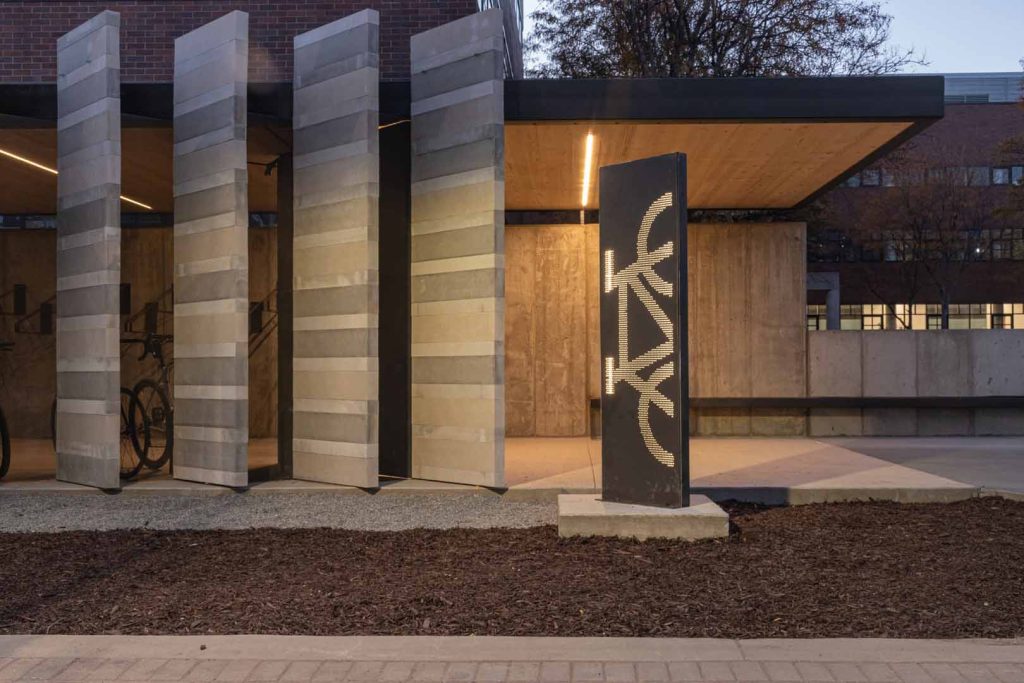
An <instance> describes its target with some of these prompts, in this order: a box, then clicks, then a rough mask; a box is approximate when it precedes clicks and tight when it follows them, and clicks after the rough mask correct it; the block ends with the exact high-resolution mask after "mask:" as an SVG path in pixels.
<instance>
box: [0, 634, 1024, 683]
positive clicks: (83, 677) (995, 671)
mask: <svg viewBox="0 0 1024 683" xmlns="http://www.w3.org/2000/svg"><path fill="white" fill-rule="evenodd" d="M0 681H422V682H428V681H438V682H440V681H488V682H489V681H510V682H511V681H522V682H527V681H551V682H558V681H624V682H633V681H636V682H642V681H710V682H715V683H725V682H732V681H792V682H803V681H813V682H822V683H826V682H827V683H837V682H838V683H842V682H846V681H849V682H851V683H853V682H857V683H862V682H866V683H874V682H877V683H930V682H932V681H934V682H936V683H979V682H988V681H991V682H992V683H1024V640H1009V641H985V640H957V641H934V640H931V641H924V640H888V639H859V640H849V639H838V640H748V641H736V640H711V639H695V640H687V639H654V638H629V639H627V638H603V639H602V638H574V639H568V638H472V637H470V638H432V637H419V638H399V637H395V638H390V637H383V638H374V637H338V638H327V637H295V636H211V637H201V636H182V637H174V636H150V637H146V636H2V637H0Z"/></svg>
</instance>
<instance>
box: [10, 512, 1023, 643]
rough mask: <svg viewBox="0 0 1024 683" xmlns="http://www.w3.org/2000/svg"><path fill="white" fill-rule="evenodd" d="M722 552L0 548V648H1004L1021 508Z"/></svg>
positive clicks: (376, 546)
mask: <svg viewBox="0 0 1024 683" xmlns="http://www.w3.org/2000/svg"><path fill="white" fill-rule="evenodd" d="M731 512H732V514H733V515H734V517H733V519H734V532H733V534H732V535H731V537H730V538H729V539H728V540H723V541H719V542H705V543H697V544H687V543H675V542H663V541H648V542H646V543H638V542H630V541H621V540H608V539H578V540H560V539H559V538H558V537H557V533H556V531H555V529H554V527H540V528H534V529H520V530H506V529H496V530H449V531H431V530H417V531H406V532H389V533H380V532H372V533H371V532H353V531H340V530H326V529H323V530H252V531H215V532H161V531H114V532H69V533H59V534H0V633H73V634H95V633H131V634H147V633H163V634H188V633H191V634H196V633H203V634H206V633H222V634H228V633H279V634H283V633H287V634H321V635H324V634H331V635H353V634H364V635H368V634H390V635H399V634H401V635H469V634H477V635H546V636H715V637H735V638H757V637H826V636H830V637H831V636H889V637H927V638H937V637H941V638H950V637H953V638H956V637H1019V636H1022V635H1024V503H1015V502H1010V501H1005V500H1002V499H997V498H984V499H974V500H970V501H965V502H962V503H954V504H946V505H898V504H888V503H866V504H841V505H813V506H805V507H795V508H771V509H764V508H756V507H751V506H732V507H731Z"/></svg>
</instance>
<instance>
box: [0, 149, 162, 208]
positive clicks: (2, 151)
mask: <svg viewBox="0 0 1024 683" xmlns="http://www.w3.org/2000/svg"><path fill="white" fill-rule="evenodd" d="M0 154H3V155H4V156H5V157H9V158H11V159H14V160H15V161H20V162H21V163H23V164H28V165H29V166H32V167H33V168H38V169H39V170H41V171H46V172H47V173H52V174H53V175H58V172H57V169H55V168H50V167H49V166H44V165H43V164H40V163H37V162H35V161H32V160H31V159H26V158H25V157H23V156H18V155H17V154H14V153H13V152H8V151H7V150H6V149H2V148H0ZM121 199H122V200H123V201H126V202H128V203H129V204H134V205H135V206H141V207H142V208H143V209H148V210H152V209H153V207H152V206H150V205H149V204H143V203H142V202H140V201H138V200H135V199H132V198H130V197H125V196H124V195H121Z"/></svg>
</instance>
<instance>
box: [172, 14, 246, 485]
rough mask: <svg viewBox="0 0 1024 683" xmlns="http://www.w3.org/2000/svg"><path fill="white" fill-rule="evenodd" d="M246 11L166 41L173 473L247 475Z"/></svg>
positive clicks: (203, 477) (224, 477)
mask: <svg viewBox="0 0 1024 683" xmlns="http://www.w3.org/2000/svg"><path fill="white" fill-rule="evenodd" d="M248 21H249V19H248V15H247V14H246V13H244V12H231V13H230V14H227V15H225V16H223V17H221V18H219V19H217V20H215V21H212V22H210V23H208V24H206V25H204V26H201V27H199V28H198V29H196V30H194V31H192V32H191V33H188V34H186V35H184V36H182V37H180V38H178V39H177V40H176V41H175V43H174V334H175V339H174V356H175V370H174V381H175V384H174V410H175V415H174V418H175V419H174V437H175V444H174V476H175V477H176V478H178V479H189V480H193V481H201V482H206V483H210V484H222V485H225V486H232V487H244V486H246V485H247V484H248V439H249V405H248V404H249V362H248V361H249V344H248V313H247V311H248V300H249V254H248V201H247V196H246V195H247V190H248V187H247V170H246V83H247V68H248V42H249V41H248V33H249V29H248Z"/></svg>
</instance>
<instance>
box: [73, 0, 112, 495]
mask: <svg viewBox="0 0 1024 683" xmlns="http://www.w3.org/2000/svg"><path fill="white" fill-rule="evenodd" d="M120 26H121V19H120V16H119V15H118V14H117V13H116V12H103V13H101V14H99V15H97V16H96V17H94V18H92V19H90V20H89V21H87V22H85V23H84V24H82V25H81V26H79V27H77V28H75V29H74V30H72V31H70V32H69V33H67V34H65V35H64V36H62V37H61V38H60V39H59V40H58V41H57V169H58V171H59V176H58V178H57V478H58V479H61V480H63V481H71V482H75V483H78V484H87V485H90V486H97V487H100V488H104V489H116V488H119V487H120V477H119V469H120V451H119V442H120V432H121V430H120V410H121V409H120V390H119V387H120V374H121V369H120V363H121V361H120V347H119V344H118V330H119V329H120V325H119V322H120V318H119V312H120V308H119V302H118V294H119V285H120V281H121V213H120V211H121V207H120V199H119V196H120V194H121V97H120V88H121V78H120V62H119V60H120V48H119V37H118V33H119V30H120Z"/></svg>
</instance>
